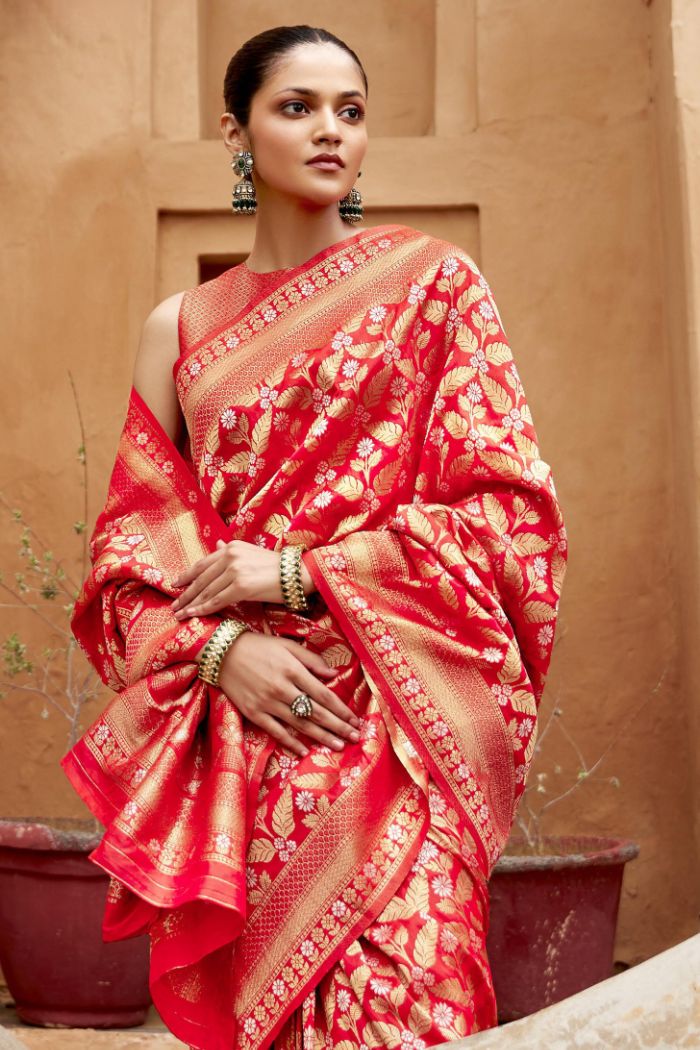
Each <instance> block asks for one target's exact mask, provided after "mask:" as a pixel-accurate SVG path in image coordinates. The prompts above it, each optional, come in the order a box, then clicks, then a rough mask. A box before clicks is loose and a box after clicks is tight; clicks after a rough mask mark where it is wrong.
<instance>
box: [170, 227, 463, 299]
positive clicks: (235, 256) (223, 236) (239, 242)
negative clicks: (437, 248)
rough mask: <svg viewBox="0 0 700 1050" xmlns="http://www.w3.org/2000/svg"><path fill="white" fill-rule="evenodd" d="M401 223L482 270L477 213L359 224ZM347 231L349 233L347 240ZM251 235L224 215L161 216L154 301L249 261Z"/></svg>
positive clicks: (250, 229) (249, 230) (253, 233)
mask: <svg viewBox="0 0 700 1050" xmlns="http://www.w3.org/2000/svg"><path fill="white" fill-rule="evenodd" d="M392 222H396V223H405V224H406V225H407V226H413V227H415V228H416V229H418V230H424V231H425V232H426V233H430V234H432V235H433V236H434V237H442V238H444V239H445V240H448V241H451V242H453V243H455V244H458V245H460V247H462V248H464V250H465V251H467V252H469V254H470V255H471V256H472V258H473V259H474V261H475V262H476V263H477V265H480V255H481V251H480V238H479V210H478V208H475V207H466V208H421V209H405V208H402V209H400V210H392V209H388V208H382V209H376V210H374V211H372V212H369V213H368V212H366V213H365V217H364V220H363V225H366V226H377V225H379V224H382V223H392ZM350 233H351V230H350V229H348V235H350ZM254 235H255V219H254V218H253V217H252V216H240V215H232V214H230V213H226V212H208V213H206V214H202V213H195V212H192V213H184V212H180V213H178V212H160V213H159V216H158V266H157V271H156V297H157V301H160V300H161V299H164V298H166V296H168V295H173V294H174V293H175V292H180V291H183V290H184V289H186V288H194V287H195V285H197V284H200V283H201V282H202V281H204V280H210V279H211V278H212V277H216V276H217V274H219V273H222V272H223V271H224V270H227V269H229V267H231V266H235V265H236V264H237V263H239V262H242V261H243V260H244V259H245V258H247V256H248V253H249V251H250V248H251V246H252V243H253V239H254Z"/></svg>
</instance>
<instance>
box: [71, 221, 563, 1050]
mask: <svg viewBox="0 0 700 1050" xmlns="http://www.w3.org/2000/svg"><path fill="white" fill-rule="evenodd" d="M179 334H180V344H181V356H180V358H179V360H178V362H177V364H176V365H175V368H174V370H173V375H174V380H175V385H176V388H177V392H178V397H179V400H180V405H181V408H182V412H183V416H184V419H185V422H186V425H187V427H186V429H187V436H186V440H185V442H184V443H183V446H182V448H176V447H175V446H174V445H173V444H172V442H171V441H170V440H169V439H168V437H167V435H166V434H165V433H164V431H163V430H162V428H161V427H160V425H159V423H158V421H157V420H156V419H155V417H154V416H153V414H152V413H151V411H150V409H149V408H148V405H146V404H145V402H144V401H143V399H142V398H141V397H140V396H139V394H138V393H137V391H136V390H132V391H131V396H130V401H129V407H128V411H127V417H126V421H125V424H124V429H123V432H122V435H121V439H120V445H119V449H118V452H117V458H116V462H115V466H114V471H113V474H112V478H111V482H110V488H109V493H108V497H107V501H106V504H105V507H104V509H103V511H102V513H101V514H100V516H99V518H98V520H97V523H96V525H95V530H94V532H93V535H92V538H91V556H92V570H91V573H90V575H89V577H88V579H87V580H86V581H85V584H84V586H83V590H82V592H81V595H80V598H79V600H78V602H77V604H76V609H75V614H74V617H73V630H74V633H75V636H76V638H77V639H78V641H79V643H80V645H81V647H82V649H83V651H84V652H85V653H86V655H87V656H88V658H89V659H90V661H91V662H92V663H93V665H94V666H95V667H96V668H97V669H98V670H99V672H100V674H101V676H102V678H103V680H104V681H105V683H106V684H108V685H109V686H110V687H111V688H112V689H113V690H114V696H113V697H112V698H111V700H110V701H109V703H108V704H107V706H106V707H105V710H104V711H103V712H102V714H101V715H100V716H99V717H98V718H97V719H96V720H95V722H94V723H93V725H92V726H90V727H89V729H88V730H87V731H86V733H85V734H84V736H83V737H82V738H81V739H80V740H79V741H78V743H77V744H76V745H75V747H74V748H73V749H72V750H71V751H70V752H69V753H68V754H67V755H66V756H64V758H63V760H62V764H63V767H64V769H65V772H66V774H67V775H68V777H69V778H70V780H71V782H72V783H73V785H74V786H75V788H76V790H77V791H78V792H79V793H80V795H81V797H82V798H83V799H84V800H85V802H86V803H87V805H88V806H89V807H90V808H91V809H92V811H93V812H94V813H95V814H96V815H97V816H98V817H99V819H100V820H101V821H102V823H103V824H104V825H105V833H104V836H103V839H102V842H101V844H100V846H99V847H98V848H97V849H96V850H95V851H94V853H93V854H91V857H92V859H93V860H94V861H95V863H97V864H99V865H100V866H101V867H103V868H104V870H105V871H107V872H108V873H109V874H110V876H111V880H110V892H109V895H108V900H107V905H106V909H105V918H104V935H105V937H106V938H107V939H119V938H122V937H127V936H132V935H135V934H137V933H141V932H144V931H148V932H149V934H150V938H151V991H152V994H153V998H154V1002H155V1004H156V1007H157V1008H158V1010H159V1012H160V1013H161V1016H162V1017H163V1019H164V1020H165V1022H166V1024H167V1025H168V1027H169V1028H170V1029H171V1030H172V1031H173V1032H174V1034H175V1035H177V1036H178V1037H179V1038H180V1039H182V1040H183V1041H184V1042H186V1043H187V1044H188V1045H189V1046H191V1047H195V1048H196V1050H232V1048H234V1047H235V1048H236V1050H266V1048H269V1047H270V1046H272V1045H273V1044H274V1046H275V1047H283V1048H285V1050H287V1048H289V1047H292V1046H294V1047H301V1046H303V1047H316V1046H319V1047H330V1046H333V1047H340V1048H341V1050H350V1048H351V1047H358V1048H361V1047H401V1048H404V1047H408V1046H411V1047H413V1048H416V1050H419V1048H421V1047H428V1046H433V1045H437V1044H438V1043H440V1042H444V1041H448V1040H450V1039H453V1038H454V1039H456V1038H459V1037H461V1036H463V1035H468V1034H469V1033H470V1032H474V1031H478V1030H480V1029H482V1028H485V1027H490V1026H492V1025H493V1024H495V1018H496V1013H495V1000H494V995H493V987H492V984H491V977H490V972H489V967H488V959H487V957H486V949H485V932H486V927H487V923H488V893H487V881H488V877H489V875H490V872H491V870H492V868H493V865H494V864H495V862H496V860H497V858H498V856H499V855H500V853H501V851H502V850H503V847H504V845H505V843H506V840H507V837H508V834H509V830H510V827H511V824H512V819H513V814H514V812H515V807H516V805H517V802H518V800H519V797H520V795H521V793H522V790H523V787H524V781H525V776H526V774H527V770H528V767H529V763H530V760H531V757H532V752H533V748H534V743H535V739H536V732H537V711H538V707H539V702H540V699H541V695H542V690H543V687H544V682H545V678H546V674H547V669H548V666H549V661H550V658H551V651H552V645H553V641H554V629H555V623H556V616H557V611H558V601H559V594H560V591H561V586H562V582H563V577H564V571H565V563H566V555H567V541H566V533H565V530H564V525H563V521H562V517H561V512H560V508H559V504H558V500H557V497H556V493H555V489H554V484H553V481H552V476H551V471H550V468H549V466H548V464H547V463H545V462H544V461H543V460H542V459H541V458H540V454H539V449H538V445H537V437H536V434H535V431H534V427H533V423H532V418H531V415H530V412H529V408H528V405H527V402H526V400H525V395H524V391H523V388H522V384H521V383H520V380H519V377H518V373H517V370H516V367H515V364H514V362H513V358H512V354H511V352H510V348H509V345H508V342H507V340H506V336H505V333H504V331H503V326H502V324H501V321H500V317H499V316H498V311H497V308H496V306H495V303H494V301H493V297H492V295H491V291H490V288H489V286H488V284H487V282H486V281H485V279H484V277H483V275H482V274H481V273H480V272H479V270H478V268H477V267H476V265H475V263H474V262H473V260H472V259H471V258H470V257H469V256H468V255H466V254H465V253H464V252H463V251H462V250H461V249H459V248H457V247H456V246H455V245H452V244H449V243H448V242H445V241H441V240H439V239H436V238H433V237H431V236H429V235H428V234H425V233H423V232H421V231H419V230H415V229H413V228H411V227H408V226H403V225H399V224H385V225H382V226H379V227H375V228H374V229H371V230H367V231H358V232H357V233H355V234H354V235H353V236H351V237H349V238H347V239H345V240H344V241H342V242H338V243H337V244H336V245H332V246H330V247H329V248H326V249H324V250H323V251H322V252H319V253H317V254H316V255H315V256H314V257H313V258H312V259H310V260H308V262H306V263H304V264H303V265H302V266H300V267H296V268H294V269H292V270H288V271H277V272H276V273H274V274H270V275H264V274H254V273H252V272H251V271H248V270H247V269H246V268H245V267H241V266H238V267H233V268H231V269H230V270H227V271H226V272H225V273H224V274H222V275H221V276H220V277H218V278H215V279H214V280H213V281H209V282H206V283H205V284H203V285H201V286H200V287H198V288H193V289H189V290H188V291H187V292H186V293H185V295H184V297H183V301H182V306H181V310H180V319H179ZM235 539H240V540H245V541H247V542H248V543H256V544H260V545H262V546H264V547H267V548H269V549H271V550H279V549H281V547H282V546H283V545H285V544H288V543H300V544H302V545H303V546H304V547H305V548H306V550H305V553H304V555H303V557H304V562H305V564H306V566H307V568H308V570H309V572H310V574H311V576H312V578H313V580H314V584H315V586H316V588H317V590H316V592H314V594H313V595H312V596H311V598H310V609H309V611H308V613H306V614H304V615H301V614H296V613H292V612H290V611H288V610H287V609H286V608H284V607H283V606H281V605H277V604H275V603H271V602H257V601H241V602H239V603H237V604H235V605H232V606H230V607H228V608H227V609H225V610H222V611H221V612H220V613H218V614H216V615H212V616H205V617H202V618H198V617H191V618H189V619H186V620H184V621H182V622H180V621H179V620H177V619H176V618H175V617H174V615H173V613H172V611H171V608H170V603H171V600H172V598H174V597H175V596H176V595H177V594H178V593H179V591H178V589H177V588H175V587H174V586H173V584H172V580H173V579H176V578H177V576H178V574H179V573H180V572H182V571H183V570H185V569H187V568H189V567H190V566H191V565H192V564H193V563H194V562H195V561H197V560H198V559H199V558H201V557H202V556H203V555H204V554H207V553H209V552H210V551H213V550H214V549H215V547H216V542H217V540H226V541H230V540H235ZM225 615H233V616H235V617H237V618H239V619H243V620H245V621H246V622H247V623H248V624H249V625H250V626H251V627H252V628H253V629H254V630H256V631H260V632H263V633H266V634H269V635H272V636H277V637H284V638H289V639H293V640H294V641H295V642H297V643H298V644H299V645H303V646H305V647H307V648H309V649H311V650H313V651H314V652H317V653H319V654H321V655H322V656H323V658H324V659H325V661H326V662H327V663H329V664H331V665H332V666H334V667H336V668H337V669H338V670H339V673H338V674H337V675H336V676H335V677H334V679H332V681H330V682H329V683H326V685H327V686H328V687H329V688H331V689H332V690H334V691H335V692H336V694H337V695H338V696H339V697H341V698H342V700H343V701H344V702H345V703H346V704H347V705H348V706H349V707H350V708H351V709H352V710H353V712H354V713H355V714H356V715H357V716H358V718H359V720H360V740H359V741H358V742H357V743H352V742H347V743H346V746H345V748H344V749H343V750H342V751H341V752H336V751H334V750H332V749H330V748H328V747H324V746H320V745H319V744H318V742H317V741H315V739H314V738H312V737H310V736H308V735H306V734H304V733H303V732H301V731H297V732H298V735H299V736H300V738H301V739H303V741H304V743H305V744H306V745H307V747H308V748H309V754H308V755H307V756H306V757H304V758H300V757H299V756H297V755H295V754H293V753H291V752H290V751H289V750H288V749H287V748H285V747H282V746H281V745H278V744H277V743H276V742H275V741H274V740H272V739H271V738H270V737H269V735H268V734H267V733H266V732H264V731H263V730H262V729H260V728H259V727H257V726H256V725H255V724H254V723H253V722H251V721H249V720H248V719H246V718H244V717H242V716H241V714H240V713H239V711H238V709H237V707H236V705H235V702H232V700H233V701H235V698H232V699H229V698H228V697H227V696H226V695H225V694H224V693H223V692H222V691H221V690H219V689H217V688H214V687H210V686H207V685H206V684H205V683H203V682H202V681H201V680H200V679H199V678H198V676H197V664H196V661H195V657H196V653H197V651H198V650H199V648H200V647H201V645H202V644H203V642H204V641H205V640H206V638H207V637H209V635H210V634H211V632H212V631H213V629H214V627H215V626H216V624H217V623H219V622H220V620H221V617H222V616H225Z"/></svg>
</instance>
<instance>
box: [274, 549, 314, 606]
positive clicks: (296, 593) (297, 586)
mask: <svg viewBox="0 0 700 1050" xmlns="http://www.w3.org/2000/svg"><path fill="white" fill-rule="evenodd" d="M303 550H304V548H303V547H302V545H301V544H299V543H292V544H289V545H288V546H287V547H283V548H282V553H281V555H280V583H281V585H282V597H283V598H284V604H285V605H286V606H287V608H288V609H289V610H290V612H307V611H308V609H309V603H308V601H307V600H306V595H305V594H304V586H303V584H302V582H301V555H302V551H303Z"/></svg>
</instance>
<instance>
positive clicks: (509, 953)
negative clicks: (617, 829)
mask: <svg viewBox="0 0 700 1050" xmlns="http://www.w3.org/2000/svg"><path fill="white" fill-rule="evenodd" d="M543 848H544V849H543V852H541V853H539V854H533V853H532V852H528V849H527V845H526V843H525V841H524V840H523V839H520V838H518V837H511V839H510V840H509V842H508V845H507V847H506V850H505V851H504V853H503V854H502V855H501V857H500V858H499V860H498V861H497V863H496V865H495V867H494V869H493V872H492V874H491V878H490V880H489V894H490V918H489V929H488V934H487V939H486V947H487V952H488V956H489V961H490V964H491V972H492V976H493V980H494V987H495V991H496V1001H497V1003H498V1021H499V1024H503V1023H506V1022H508V1021H515V1020H517V1019H518V1018H520V1017H526V1016H528V1015H529V1014H532V1013H535V1012H536V1011H537V1010H541V1009H543V1008H544V1007H545V1006H551V1004H552V1003H556V1002H559V1001H560V1000H561V999H565V998H567V996H570V995H574V994H575V993H576V992H580V991H582V990H583V989H584V988H588V987H590V986H591V985H592V984H597V982H598V981H603V980H605V979H606V978H608V977H611V976H612V973H613V951H614V946H615V929H616V926H617V913H618V908H619V904H620V890H621V887H622V875H623V870H624V865H625V864H626V862H627V861H628V860H633V859H634V858H635V857H636V856H637V854H638V853H639V846H638V845H637V844H636V843H634V842H631V841H630V840H628V839H612V838H594V837H588V836H583V837H549V838H545V839H544V840H543Z"/></svg>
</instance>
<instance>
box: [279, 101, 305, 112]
mask: <svg viewBox="0 0 700 1050" xmlns="http://www.w3.org/2000/svg"><path fill="white" fill-rule="evenodd" d="M303 105H304V103H303V102H285V104H284V105H283V106H282V109H286V108H287V106H303ZM296 112H297V113H298V112H299V110H297V111H296Z"/></svg>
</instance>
